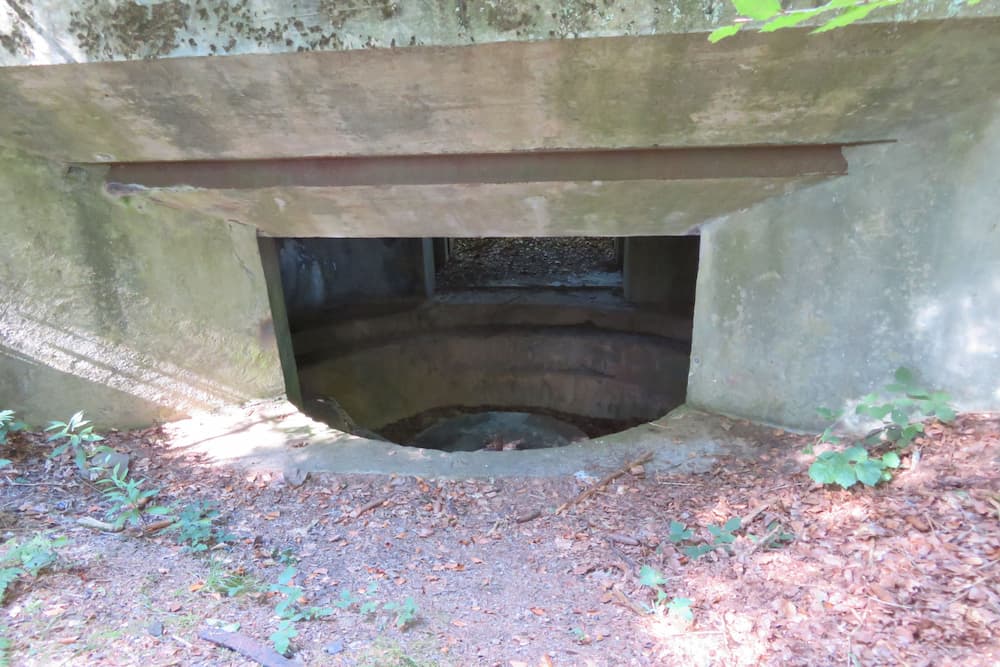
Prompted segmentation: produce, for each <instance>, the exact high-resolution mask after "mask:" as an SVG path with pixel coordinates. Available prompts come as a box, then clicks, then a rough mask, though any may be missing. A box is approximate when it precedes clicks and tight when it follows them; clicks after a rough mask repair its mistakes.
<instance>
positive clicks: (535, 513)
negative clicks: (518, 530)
mask: <svg viewBox="0 0 1000 667" xmlns="http://www.w3.org/2000/svg"><path fill="white" fill-rule="evenodd" d="M540 516H542V512H541V510H532V511H530V512H526V513H524V514H521V515H518V516H516V517H514V521H516V522H517V523H528V522H529V521H533V520H534V519H537V518H538V517H540Z"/></svg>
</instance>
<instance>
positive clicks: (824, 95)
mask: <svg viewBox="0 0 1000 667" xmlns="http://www.w3.org/2000/svg"><path fill="white" fill-rule="evenodd" d="M982 4H984V5H985V4H988V3H982ZM994 4H996V3H994ZM998 35H1000V18H982V19H964V20H963V19H954V20H945V21H940V22H918V23H904V24H900V25H881V24H873V25H863V26H853V27H851V28H848V29H845V30H837V31H833V32H830V33H827V34H824V35H818V36H809V35H807V34H806V32H805V31H802V30H798V31H794V30H793V31H780V32H777V33H773V34H766V35H759V34H754V35H745V36H740V37H739V38H737V39H733V40H725V41H723V42H720V43H719V44H714V45H713V44H709V43H708V42H707V41H706V40H705V36H704V34H669V35H654V36H645V37H609V38H604V39H581V40H565V41H544V42H530V43H498V44H484V45H477V46H468V47H450V48H442V47H433V48H430V47H428V48H416V49H397V50H373V51H347V52H326V53H298V54H295V53H292V54H275V55H243V56H231V57H226V58H175V59H166V60H155V61H140V62H120V63H91V64H87V65H65V66H58V67H48V68H39V67H6V68H0V95H2V98H3V100H4V104H3V105H2V106H0V128H2V130H0V141H3V142H5V143H7V144H8V145H14V146H17V147H20V148H22V149H24V150H27V151H29V152H32V153H36V154H39V155H45V156H48V157H53V158H58V159H63V160H68V161H80V162H94V161H98V162H100V161H143V160H146V161H161V160H193V159H202V160H207V159H234V160H235V159H251V158H262V159H264V158H280V157H304V156H345V155H421V154H434V153H473V152H484V153H491V152H507V151H533V150H543V149H554V150H567V149H594V148H634V147H653V146H672V147H685V146H712V145H715V146H721V145H730V146H733V145H753V144H794V143H852V142H858V141H868V140H885V139H893V138H895V135H896V134H897V132H898V128H899V127H900V126H903V125H909V124H918V123H922V122H925V121H929V120H933V119H935V118H940V117H941V116H942V115H944V114H947V113H950V112H953V111H956V110H959V109H962V108H964V107H965V106H968V105H969V104H970V103H972V102H973V101H975V100H982V99H984V98H987V97H988V96H989V95H990V89H991V86H989V85H985V82H988V81H992V80H994V78H995V76H996V64H997V63H998V62H1000V39H997V37H998Z"/></svg>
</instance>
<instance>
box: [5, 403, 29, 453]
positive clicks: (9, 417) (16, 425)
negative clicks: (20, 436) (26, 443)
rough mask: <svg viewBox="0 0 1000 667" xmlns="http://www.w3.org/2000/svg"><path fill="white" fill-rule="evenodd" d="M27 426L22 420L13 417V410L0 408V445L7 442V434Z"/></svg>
mask: <svg viewBox="0 0 1000 667" xmlns="http://www.w3.org/2000/svg"><path fill="white" fill-rule="evenodd" d="M26 428H28V425H27V424H25V423H24V422H23V421H19V420H17V419H14V411H13V410H0V445H6V444H7V436H8V435H9V434H11V433H17V432H18V431H23V430H25V429H26Z"/></svg>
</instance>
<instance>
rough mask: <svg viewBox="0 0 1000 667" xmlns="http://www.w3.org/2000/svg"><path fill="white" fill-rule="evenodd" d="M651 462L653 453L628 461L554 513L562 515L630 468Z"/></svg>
mask: <svg viewBox="0 0 1000 667" xmlns="http://www.w3.org/2000/svg"><path fill="white" fill-rule="evenodd" d="M652 460H653V452H646V453H645V454H643V455H642V456H640V457H639V458H637V459H636V460H634V461H629V462H628V463H626V464H625V465H623V466H622V467H621V468H618V470H615V471H614V472H613V473H611V474H609V475H606V476H605V477H604V478H603V479H601V480H600V481H599V482H597V483H596V484H594V485H593V486H591V487H589V488H587V489H584V490H583V491H581V492H580V493H579V494H577V495H576V497H574V498H572V499H570V500H567V501H566V502H564V503H563V504H562V505H560V506H559V507H558V508H557V509H556V512H555V513H556V514H562V513H563V512H564V511H565V510H566V509H567V508H569V507H571V506H573V505H576V504H577V503H581V502H583V501H584V500H586V499H587V498H590V497H591V496H592V495H594V494H595V493H597V492H598V491H600V490H601V489H603V488H604V487H606V486H607V485H608V484H610V483H611V482H613V481H615V480H616V479H618V478H619V477H621V476H622V475H624V474H625V473H627V472H628V471H629V470H630V469H631V468H633V467H635V466H639V465H642V464H644V463H649V462H650V461H652Z"/></svg>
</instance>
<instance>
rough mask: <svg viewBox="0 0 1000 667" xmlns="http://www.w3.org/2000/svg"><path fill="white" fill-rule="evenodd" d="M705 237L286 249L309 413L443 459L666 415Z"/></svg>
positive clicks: (674, 400) (677, 380)
mask: <svg viewBox="0 0 1000 667" xmlns="http://www.w3.org/2000/svg"><path fill="white" fill-rule="evenodd" d="M698 241H699V239H698V237H697V236H684V237H634V238H611V237H604V238H600V237H575V238H541V237H539V238H530V237H521V238H495V239H489V238H487V239H465V238H463V239H442V238H437V239H414V238H409V239H401V238H385V239H329V238H313V239H304V238H286V239H280V240H279V241H278V242H277V246H278V255H279V258H280V266H281V271H280V279H281V282H282V287H283V294H284V299H285V302H286V305H287V309H288V314H289V322H290V327H291V331H292V340H293V348H294V351H295V363H296V366H297V375H298V378H299V382H300V386H301V391H302V398H303V409H304V410H305V411H306V412H307V413H308V414H310V415H311V416H313V417H314V418H316V419H319V420H321V421H325V422H327V423H328V424H330V425H331V426H333V427H334V428H337V429H339V430H344V431H348V432H352V433H355V434H357V435H361V436H365V437H369V438H375V439H382V440H387V441H390V442H395V443H398V444H403V445H413V446H417V447H424V448H429V449H443V450H447V451H473V450H479V449H486V450H496V451H503V450H512V449H536V448H543V447H551V446H561V445H566V444H570V443H571V442H576V441H580V440H585V439H589V438H593V437H600V436H604V435H607V434H610V433H614V432H618V431H622V430H625V429H627V428H630V427H633V426H636V425H638V424H641V423H644V422H647V421H650V420H654V419H657V418H659V417H661V416H663V415H664V414H666V413H667V412H668V411H669V410H671V409H672V408H674V407H677V406H678V405H680V404H682V403H683V402H684V400H685V395H686V387H687V377H688V367H689V358H690V350H691V331H692V317H693V312H694V310H693V309H694V286H695V279H696V275H697V267H698V248H699V243H698ZM442 255H443V256H442ZM555 257H558V258H555ZM545 258H549V260H550V261H549V262H548V263H547V264H546V263H544V262H543V260H544V259H545ZM439 279H440V280H439Z"/></svg>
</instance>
